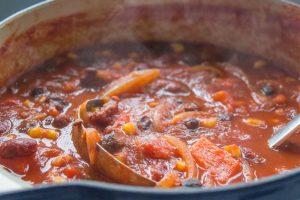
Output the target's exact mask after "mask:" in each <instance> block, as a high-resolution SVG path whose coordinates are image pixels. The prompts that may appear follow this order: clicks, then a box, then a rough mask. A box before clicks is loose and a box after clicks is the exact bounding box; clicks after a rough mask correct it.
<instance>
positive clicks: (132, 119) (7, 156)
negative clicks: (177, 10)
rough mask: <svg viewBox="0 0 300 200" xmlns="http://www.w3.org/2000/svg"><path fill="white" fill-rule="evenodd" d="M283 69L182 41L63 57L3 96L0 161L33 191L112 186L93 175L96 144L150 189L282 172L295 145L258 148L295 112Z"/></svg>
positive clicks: (291, 81)
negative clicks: (77, 132) (75, 184)
mask: <svg viewBox="0 0 300 200" xmlns="http://www.w3.org/2000/svg"><path fill="white" fill-rule="evenodd" d="M283 69H285V66H278V65H277V64H276V63H272V62H269V61H267V60H265V59H263V58H261V57H259V56H254V55H247V54H244V53H240V52H236V51H233V50H228V49H223V48H220V47H215V46H213V45H209V44H190V43H184V42H171V43H167V42H147V43H113V44H103V45H99V46H96V47H90V48H86V49H81V50H78V51H73V52H68V53H66V54H63V55H60V56H57V57H55V58H52V59H50V60H48V61H46V62H45V63H44V64H42V65H41V66H39V67H37V68H36V69H35V70H33V71H31V72H29V73H26V74H25V75H23V76H22V77H20V78H19V79H18V80H17V81H15V82H14V83H13V84H12V85H10V86H8V87H6V88H4V89H3V90H2V94H1V96H0V164H1V165H2V166H4V167H5V168H6V169H7V170H9V171H10V172H11V173H13V174H15V175H16V176H19V177H21V178H22V179H24V180H26V181H28V182H30V183H33V184H36V183H51V182H64V181H70V180H76V179H87V180H98V181H106V182H120V181H116V180H115V179H114V177H110V176H108V175H107V174H106V173H105V172H103V171H101V170H100V169H99V168H97V167H96V165H95V163H96V162H97V151H98V150H99V149H97V145H100V146H101V147H103V148H104V149H105V151H107V153H110V154H111V155H113V156H114V158H115V159H117V160H118V161H119V162H121V163H123V164H124V166H127V167H129V168H130V169H131V170H133V171H134V172H135V173H137V174H139V175H140V176H143V177H145V178H147V179H150V180H152V181H153V182H155V183H156V186H157V187H177V186H183V187H212V186H218V185H227V184H232V183H237V182H248V181H253V180H256V179H258V178H262V177H266V176H270V175H273V174H278V173H284V172H285V171H288V170H291V169H294V168H297V167H298V166H300V146H299V145H300V142H299V139H300V138H299V136H298V135H297V134H296V135H295V136H294V137H293V138H291V139H290V140H289V141H288V142H287V143H285V144H284V145H283V146H282V147H281V148H280V149H270V148H269V147H268V144H267V140H268V139H269V138H270V136H272V135H273V134H274V133H275V132H276V131H277V130H278V129H280V127H282V126H284V125H285V124H286V123H287V122H288V121H289V120H291V119H292V118H293V117H295V116H296V115H297V114H298V113H299V109H300V82H299V75H297V74H292V75H291V74H289V73H288V71H287V70H283ZM78 113H79V114H78ZM78 116H79V117H78ZM78 124H81V125H82V124H84V127H85V128H86V130H84V131H83V133H82V135H81V136H80V138H79V140H80V141H81V142H82V143H83V144H84V145H79V146H78V145H74V143H75V140H77V139H78V138H77V139H76V138H74V136H73V137H72V132H73V130H74V126H78ZM82 148H84V149H82ZM82 152H83V153H82ZM116 174H118V172H116ZM124 178H126V177H124ZM121 182H122V183H124V182H125V183H126V181H121Z"/></svg>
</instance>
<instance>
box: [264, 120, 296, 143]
mask: <svg viewBox="0 0 300 200" xmlns="http://www.w3.org/2000/svg"><path fill="white" fill-rule="evenodd" d="M298 130H300V114H299V115H297V116H296V117H294V119H293V120H292V121H290V122H289V123H288V124H286V125H285V126H284V127H282V128H281V129H280V130H279V131H278V132H277V133H275V134H274V135H273V136H272V137H271V138H270V139H269V140H268V145H269V147H270V148H276V147H278V146H280V145H281V144H283V143H284V142H285V141H287V139H288V138H289V137H291V136H292V135H293V134H294V133H296V132H297V131H298Z"/></svg>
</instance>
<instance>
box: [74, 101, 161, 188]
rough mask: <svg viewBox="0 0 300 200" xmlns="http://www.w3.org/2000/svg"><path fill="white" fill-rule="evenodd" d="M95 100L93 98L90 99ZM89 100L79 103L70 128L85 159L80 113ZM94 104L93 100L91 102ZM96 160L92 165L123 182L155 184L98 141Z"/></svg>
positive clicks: (84, 129) (83, 127)
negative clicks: (121, 160)
mask: <svg viewBox="0 0 300 200" xmlns="http://www.w3.org/2000/svg"><path fill="white" fill-rule="evenodd" d="M90 101H95V100H90ZM88 104H89V101H86V102H85V103H83V104H81V106H80V109H79V111H78V113H77V114H76V120H77V121H76V122H75V123H74V125H73V129H72V140H73V142H74V145H75V147H76V149H77V151H78V153H79V154H80V155H81V156H82V157H83V158H84V159H86V160H89V156H88V150H87V144H86V138H85V131H86V128H85V126H84V121H85V119H84V118H85V117H86V116H82V113H80V112H81V111H82V110H85V111H86V110H87V109H86V105H88ZM91 104H94V102H91ZM95 157H96V161H95V163H94V164H93V167H94V168H95V169H97V170H98V171H99V172H101V173H102V174H104V175H106V176H107V177H109V178H111V179H113V180H114V181H117V182H119V183H123V184H130V185H139V186H155V185H156V182H155V181H152V180H150V179H148V178H146V177H144V176H142V175H141V174H138V173H137V172H135V171H134V170H132V169H131V168H130V167H128V166H127V165H125V164H124V163H122V162H120V161H119V160H118V159H116V158H115V157H114V156H113V155H112V154H110V153H109V152H108V151H106V149H105V148H103V147H102V146H101V145H100V144H99V143H97V146H96V156H95Z"/></svg>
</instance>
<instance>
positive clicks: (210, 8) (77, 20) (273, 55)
mask: <svg viewBox="0 0 300 200" xmlns="http://www.w3.org/2000/svg"><path fill="white" fill-rule="evenodd" d="M299 20H300V9H299V8H298V7H296V6H295V5H291V4H287V3H283V2H280V1H275V0H265V1H260V0H255V1H248V0H226V1H225V0H216V1H210V0H181V1H179V0H176V1H170V0H163V1H161V0H151V1H150V0H147V1H139V0H125V1H124V0H60V1H52V2H50V3H48V4H45V5H43V6H40V7H37V8H35V9H32V10H31V11H30V10H29V11H27V12H25V13H23V14H22V15H19V16H16V17H15V18H14V19H12V20H9V21H8V22H7V23H4V24H3V26H2V28H1V29H0V36H2V37H1V38H2V39H1V41H0V58H1V59H0V69H1V72H2V73H1V74H0V85H1V86H5V85H7V84H9V83H10V82H11V81H14V79H15V78H17V77H18V75H20V74H22V73H24V72H25V71H28V70H30V69H31V68H32V67H34V66H36V65H38V64H40V63H42V62H43V61H45V60H46V59H48V58H51V57H53V56H54V55H57V54H60V53H62V52H65V51H68V50H71V49H77V48H83V47H85V46H89V45H94V44H98V43H107V42H115V41H138V42H139V41H149V40H158V41H164V40H167V41H189V42H197V43H211V44H214V45H216V46H222V47H227V48H232V49H236V50H239V51H243V52H246V53H254V54H258V55H262V56H263V57H265V58H266V59H270V60H272V61H273V62H278V63H280V64H281V65H283V66H285V68H286V69H288V70H290V71H292V72H294V73H295V72H296V74H299V72H300V68H299V67H298V63H299V61H300V51H299V48H300V39H299V37H298V36H297V35H298V31H299V30H300V23H298V22H299ZM12 77H13V78H12Z"/></svg>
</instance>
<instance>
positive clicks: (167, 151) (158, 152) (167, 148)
mask: <svg viewBox="0 0 300 200" xmlns="http://www.w3.org/2000/svg"><path fill="white" fill-rule="evenodd" d="M138 148H140V151H141V152H142V153H143V155H144V156H146V157H149V158H155V159H166V160H167V159H169V158H170V157H171V156H174V155H175V153H176V149H175V147H173V146H172V145H170V144H169V143H168V142H167V141H165V140H162V139H161V138H156V139H150V140H143V141H141V142H140V143H139V144H138Z"/></svg>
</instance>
